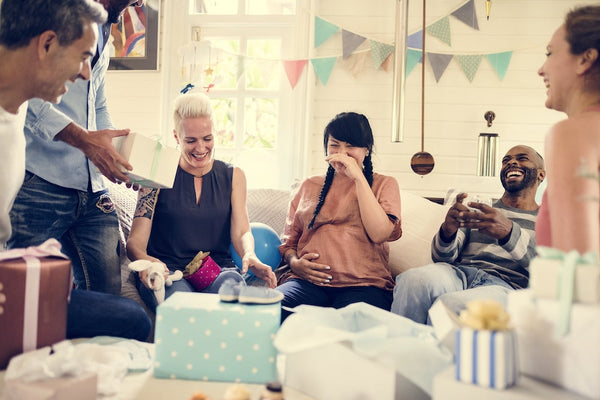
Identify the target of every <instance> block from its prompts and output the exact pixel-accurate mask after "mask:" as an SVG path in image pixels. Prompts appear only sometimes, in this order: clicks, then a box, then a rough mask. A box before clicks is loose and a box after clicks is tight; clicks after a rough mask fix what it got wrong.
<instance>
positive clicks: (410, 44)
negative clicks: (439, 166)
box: [0, 0, 513, 90]
mask: <svg viewBox="0 0 600 400" xmlns="http://www.w3.org/2000/svg"><path fill="white" fill-rule="evenodd" d="M0 1H1V0H0ZM450 16H452V17H454V18H456V19H457V20H458V21H460V22H461V23H464V24H466V25H468V26H470V27H471V28H473V29H474V30H479V25H478V22H477V13H476V10H475V0H467V1H464V2H462V3H461V4H460V5H459V6H458V7H457V8H456V9H454V11H452V12H450V13H449V14H448V15H445V16H442V17H441V18H439V19H437V20H436V21H434V22H432V23H431V24H429V25H428V26H426V27H425V32H426V34H428V35H430V36H433V37H435V38H436V39H438V40H440V41H441V42H442V43H445V44H446V45H447V46H449V47H451V45H452V35H451V30H450V18H449V17H450ZM340 31H341V35H340V36H341V55H340V54H335V55H332V56H326V57H317V58H306V59H294V60H272V59H269V60H268V59H257V58H253V57H248V56H244V55H241V54H233V53H231V52H228V51H226V50H223V49H218V48H212V45H210V44H208V45H207V44H206V43H204V41H202V42H194V43H191V44H189V45H186V46H184V47H182V48H181V49H180V55H181V57H182V61H181V63H182V66H181V70H182V78H183V79H184V80H186V81H187V82H190V83H194V84H195V86H202V87H206V88H207V90H208V89H210V88H212V87H218V85H219V83H220V81H222V77H219V76H216V75H214V74H212V68H211V57H212V59H213V60H214V59H215V58H217V59H220V60H222V59H223V55H224V54H225V53H228V57H229V59H230V60H231V59H234V60H236V61H237V71H236V78H237V79H238V80H239V79H240V78H241V77H242V76H243V74H244V73H245V71H246V70H247V68H249V67H250V66H252V67H254V69H255V70H258V71H259V73H260V74H262V75H264V76H269V75H271V74H273V72H274V68H277V65H278V64H280V65H282V67H283V69H284V70H285V73H286V76H287V78H288V81H289V83H290V86H291V87H292V89H294V88H295V87H296V85H297V83H298V81H299V79H300V77H301V76H302V72H303V71H304V69H305V68H306V65H307V64H308V61H309V60H310V63H311V65H312V67H313V71H314V73H315V75H316V77H317V79H318V80H319V81H320V82H321V84H323V85H327V83H328V81H329V78H330V77H331V74H332V72H333V69H334V68H335V66H336V65H338V66H341V67H342V68H344V69H346V70H347V71H349V72H350V73H351V74H352V75H353V76H355V77H356V76H358V75H359V74H360V73H361V72H362V71H363V70H365V69H367V68H369V66H370V65H372V67H373V68H374V69H381V70H383V71H386V72H389V71H390V70H391V68H392V65H393V58H394V48H395V47H394V45H393V44H390V43H384V42H381V41H378V40H373V39H370V38H367V37H365V36H364V35H361V34H359V33H356V32H352V31H350V30H348V29H344V28H342V27H340V26H338V25H336V24H333V23H331V22H329V21H327V20H325V19H324V18H321V17H319V16H315V17H314V47H315V48H317V47H319V46H321V45H322V44H323V43H325V42H326V41H328V40H330V38H332V36H334V35H335V34H336V33H338V32H340ZM336 40H339V36H338V39H336ZM367 40H368V46H363V44H364V43H365V42H366V41H367ZM332 44H333V43H332ZM207 46H208V47H207ZM406 47H407V48H406V53H405V60H404V62H405V63H406V64H405V66H406V70H405V74H406V76H407V77H408V75H409V74H410V73H411V72H412V71H413V70H414V68H415V66H416V65H417V64H418V63H422V62H423V54H422V53H423V30H419V31H417V32H414V33H412V34H410V35H408V37H407V40H406ZM512 53H513V51H502V52H494V53H489V54H460V53H459V52H452V51H448V52H445V53H444V52H435V53H429V52H428V53H427V54H426V57H427V59H428V61H429V65H430V67H431V69H432V71H433V75H434V77H435V80H436V82H439V81H440V79H441V78H442V76H443V75H444V73H445V71H446V70H447V68H448V66H449V65H450V62H451V61H452V59H453V58H456V60H457V63H458V65H459V66H460V69H461V71H462V72H463V73H464V75H465V76H466V77H467V79H468V80H469V82H472V81H473V79H474V78H475V75H476V74H477V72H478V70H479V66H480V65H481V60H482V59H483V58H484V57H485V58H486V59H487V60H488V62H489V63H490V65H491V66H492V68H493V69H494V71H495V72H496V74H497V76H498V78H499V79H500V80H501V81H502V80H504V77H505V75H506V73H507V71H508V67H509V64H510V61H511V58H512ZM225 55H227V54H225ZM204 58H208V62H206V61H207V60H204ZM369 59H370V60H371V63H369V62H368V60H369ZM338 60H340V63H337V61H338ZM212 64H214V62H212ZM206 65H208V68H206V67H205V66H206ZM198 81H200V82H201V83H199V84H196V83H197V82H198Z"/></svg>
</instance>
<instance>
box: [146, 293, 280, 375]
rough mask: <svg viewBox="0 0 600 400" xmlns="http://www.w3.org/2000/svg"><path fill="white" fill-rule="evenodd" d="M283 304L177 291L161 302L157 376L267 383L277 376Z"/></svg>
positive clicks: (158, 328)
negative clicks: (223, 299) (232, 300)
mask: <svg viewBox="0 0 600 400" xmlns="http://www.w3.org/2000/svg"><path fill="white" fill-rule="evenodd" d="M280 318H281V304H280V303H276V304H267V305H256V304H252V305H248V304H240V303H225V302H221V301H220V300H219V296H218V295H216V294H207V293H189V292H185V293H184V292H176V293H174V294H173V295H172V296H170V297H169V298H168V299H166V300H165V301H164V302H163V303H162V304H160V305H159V306H158V308H157V316H156V335H155V346H156V347H155V358H154V376H155V377H157V378H173V379H195V380H209V381H226V382H244V383H260V384H264V383H266V382H269V381H273V380H276V379H277V373H276V372H277V371H276V358H277V350H276V349H275V347H274V346H273V339H274V337H275V333H276V332H277V330H278V329H279V323H280Z"/></svg>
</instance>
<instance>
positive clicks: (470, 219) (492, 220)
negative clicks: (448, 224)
mask: <svg viewBox="0 0 600 400" xmlns="http://www.w3.org/2000/svg"><path fill="white" fill-rule="evenodd" d="M468 205H469V207H471V208H475V209H477V210H479V211H464V212H462V213H461V216H460V218H461V219H462V222H461V223H460V226H461V227H463V228H471V229H478V230H479V232H481V233H483V234H485V235H488V236H490V237H493V238H494V239H497V240H498V241H500V242H506V241H507V240H508V238H509V237H510V233H511V232H512V227H513V222H512V221H511V220H510V219H508V218H507V217H506V216H505V215H504V214H502V213H501V212H500V211H498V210H497V209H495V208H493V207H490V206H488V205H487V204H483V203H477V202H471V203H469V204H468Z"/></svg>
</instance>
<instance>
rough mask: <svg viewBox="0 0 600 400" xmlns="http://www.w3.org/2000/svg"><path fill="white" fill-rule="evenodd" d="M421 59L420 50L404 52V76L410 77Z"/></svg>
mask: <svg viewBox="0 0 600 400" xmlns="http://www.w3.org/2000/svg"><path fill="white" fill-rule="evenodd" d="M422 59H423V52H422V51H421V50H413V49H407V50H406V76H407V77H408V75H410V73H411V72H412V70H413V68H414V67H415V65H417V64H418V63H419V62H420V61H421V60H422Z"/></svg>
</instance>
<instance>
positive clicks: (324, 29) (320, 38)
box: [315, 17, 340, 48]
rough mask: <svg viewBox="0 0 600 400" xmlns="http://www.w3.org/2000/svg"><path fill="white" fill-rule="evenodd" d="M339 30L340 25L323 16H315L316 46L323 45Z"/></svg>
mask: <svg viewBox="0 0 600 400" xmlns="http://www.w3.org/2000/svg"><path fill="white" fill-rule="evenodd" d="M339 30H340V27H339V26H337V25H334V24H332V23H331V22H327V21H325V20H324V19H323V18H319V17H315V48H316V47H319V46H320V45H322V44H323V43H324V42H325V41H326V40H327V39H329V38H330V37H331V36H333V34H334V33H336V32H337V31H339Z"/></svg>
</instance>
